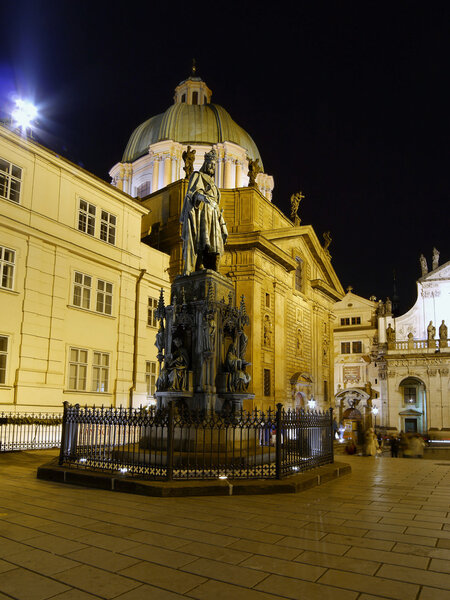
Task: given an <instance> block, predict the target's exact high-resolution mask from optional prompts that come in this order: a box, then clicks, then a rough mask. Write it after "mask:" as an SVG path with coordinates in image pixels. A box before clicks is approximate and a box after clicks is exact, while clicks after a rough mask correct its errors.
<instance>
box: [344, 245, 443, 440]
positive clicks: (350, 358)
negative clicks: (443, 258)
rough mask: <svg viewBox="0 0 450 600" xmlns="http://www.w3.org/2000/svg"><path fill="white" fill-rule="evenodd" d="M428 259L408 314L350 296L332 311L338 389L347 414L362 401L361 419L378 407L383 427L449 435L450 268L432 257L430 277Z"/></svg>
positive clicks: (435, 434)
mask: <svg viewBox="0 0 450 600" xmlns="http://www.w3.org/2000/svg"><path fill="white" fill-rule="evenodd" d="M424 261H425V259H424V257H422V258H421V263H422V276H421V278H420V279H419V280H418V281H417V300H416V303H415V304H414V306H413V307H412V308H411V309H410V310H409V311H407V312H406V313H405V314H403V315H400V316H397V317H396V316H394V315H393V313H392V304H391V302H390V301H389V300H387V301H386V302H385V303H383V302H382V301H378V302H375V301H374V299H372V300H366V299H365V298H361V297H360V296H357V295H355V294H352V293H351V292H348V294H347V295H346V296H345V297H344V298H343V299H342V301H340V302H338V303H337V304H336V305H335V313H336V316H337V317H338V319H337V323H336V327H335V390H334V391H335V398H336V404H338V405H339V406H340V407H341V411H340V413H342V414H343V412H345V410H346V409H348V408H349V406H350V405H349V401H350V400H351V399H352V398H356V397H357V396H358V400H359V403H358V406H357V408H358V410H359V411H360V412H361V413H362V414H364V413H365V414H366V415H367V414H368V413H370V412H371V411H372V408H374V407H375V408H376V409H377V411H378V416H377V419H378V420H377V423H378V425H381V426H384V427H387V428H391V429H396V430H398V431H404V432H411V433H413V432H418V433H426V432H428V433H429V434H430V435H432V436H435V437H446V436H448V431H450V377H449V375H450V348H449V341H448V327H447V324H448V323H449V322H450V262H447V263H445V264H443V265H441V266H439V264H438V259H437V254H436V251H435V256H434V259H433V262H432V269H431V271H430V272H428V268H427V265H426V261H425V262H424ZM355 349H356V350H358V351H361V352H356V353H355V351H354V350H355ZM367 392H369V394H368V395H367V396H365V394H366V393H367ZM374 392H375V393H374ZM369 417H370V415H369ZM366 421H367V419H366ZM373 421H374V420H372V424H373ZM446 432H447V433H446Z"/></svg>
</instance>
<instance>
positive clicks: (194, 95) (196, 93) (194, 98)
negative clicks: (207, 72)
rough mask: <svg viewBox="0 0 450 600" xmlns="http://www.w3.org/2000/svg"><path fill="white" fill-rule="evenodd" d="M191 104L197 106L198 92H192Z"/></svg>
mask: <svg viewBox="0 0 450 600" xmlns="http://www.w3.org/2000/svg"><path fill="white" fill-rule="evenodd" d="M192 104H198V92H192Z"/></svg>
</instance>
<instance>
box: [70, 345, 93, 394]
mask: <svg viewBox="0 0 450 600" xmlns="http://www.w3.org/2000/svg"><path fill="white" fill-rule="evenodd" d="M87 360H88V351H87V350H83V349H81V348H70V358H69V389H70V390H78V391H82V392H84V391H86V377H87V367H88V365H87Z"/></svg>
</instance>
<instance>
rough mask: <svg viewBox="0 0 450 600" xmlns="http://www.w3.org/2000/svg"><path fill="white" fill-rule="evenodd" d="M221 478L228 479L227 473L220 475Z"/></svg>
mask: <svg viewBox="0 0 450 600" xmlns="http://www.w3.org/2000/svg"><path fill="white" fill-rule="evenodd" d="M219 479H228V477H227V476H226V475H219Z"/></svg>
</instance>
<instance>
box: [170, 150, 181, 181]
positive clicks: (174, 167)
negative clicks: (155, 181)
mask: <svg viewBox="0 0 450 600" xmlns="http://www.w3.org/2000/svg"><path fill="white" fill-rule="evenodd" d="M177 167H178V159H177V157H176V156H172V168H171V174H172V177H171V180H170V181H171V182H174V181H177V180H178V179H180V175H179V173H178V168H177Z"/></svg>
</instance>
